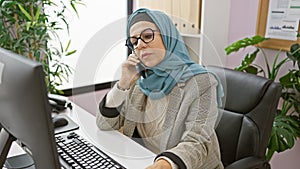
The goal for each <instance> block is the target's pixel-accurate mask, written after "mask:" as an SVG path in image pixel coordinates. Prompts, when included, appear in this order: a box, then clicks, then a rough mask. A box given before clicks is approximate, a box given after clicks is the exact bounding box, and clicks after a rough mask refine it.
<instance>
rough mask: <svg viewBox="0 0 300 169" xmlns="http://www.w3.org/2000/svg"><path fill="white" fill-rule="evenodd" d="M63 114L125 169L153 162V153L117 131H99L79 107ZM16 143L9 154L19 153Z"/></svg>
mask: <svg viewBox="0 0 300 169" xmlns="http://www.w3.org/2000/svg"><path fill="white" fill-rule="evenodd" d="M72 105H73V109H72V110H71V111H70V110H67V111H66V112H64V114H67V115H68V116H69V117H71V118H72V119H73V120H74V121H75V122H76V123H77V124H78V125H79V126H80V127H79V130H75V132H76V133H78V134H79V135H81V136H82V137H84V138H85V139H87V140H89V141H90V142H91V143H92V144H94V145H96V146H97V147H98V148H99V149H101V150H102V151H103V152H105V153H106V154H108V155H110V156H111V157H112V158H113V159H115V160H116V161H118V162H119V163H120V164H122V165H123V166H124V167H126V168H127V169H144V168H146V167H147V166H149V165H151V164H152V163H153V160H154V158H155V154H154V153H152V152H151V151H149V150H148V149H146V148H144V147H143V146H141V145H139V144H138V143H136V142H135V141H133V140H131V139H130V138H128V137H127V136H125V135H123V134H121V133H120V132H118V131H101V130H99V129H98V127H97V125H96V118H95V116H93V115H92V114H90V113H88V112H87V111H85V110H84V109H82V108H81V107H79V106H77V105H75V104H74V103H73V104H72ZM20 149H21V148H19V147H17V145H16V144H15V145H13V147H12V148H11V150H10V153H9V156H13V155H17V154H20V152H21V151H20Z"/></svg>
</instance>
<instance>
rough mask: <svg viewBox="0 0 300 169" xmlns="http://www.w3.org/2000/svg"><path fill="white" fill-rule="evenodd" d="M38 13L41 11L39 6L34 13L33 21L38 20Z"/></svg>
mask: <svg viewBox="0 0 300 169" xmlns="http://www.w3.org/2000/svg"><path fill="white" fill-rule="evenodd" d="M40 13H41V7H40V6H39V7H38V9H37V11H36V13H35V16H34V20H35V21H38V20H39V18H40Z"/></svg>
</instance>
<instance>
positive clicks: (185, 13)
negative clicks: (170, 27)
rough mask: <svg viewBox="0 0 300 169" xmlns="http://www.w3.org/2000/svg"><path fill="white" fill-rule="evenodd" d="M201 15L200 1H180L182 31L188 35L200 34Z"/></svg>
mask: <svg viewBox="0 0 300 169" xmlns="http://www.w3.org/2000/svg"><path fill="white" fill-rule="evenodd" d="M200 15H201V3H200V0H180V16H181V18H182V21H181V28H180V31H181V32H182V33H186V34H199V33H200V31H199V30H200Z"/></svg>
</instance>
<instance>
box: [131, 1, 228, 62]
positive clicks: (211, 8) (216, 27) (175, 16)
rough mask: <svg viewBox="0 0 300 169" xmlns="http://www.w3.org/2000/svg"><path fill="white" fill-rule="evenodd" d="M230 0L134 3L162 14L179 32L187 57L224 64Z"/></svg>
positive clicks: (197, 60)
mask: <svg viewBox="0 0 300 169" xmlns="http://www.w3.org/2000/svg"><path fill="white" fill-rule="evenodd" d="M230 5H231V0H222V1H220V0H137V1H135V9H138V8H141V7H146V8H149V9H156V10H161V11H164V12H166V13H167V14H168V15H169V16H170V17H171V18H172V20H173V22H174V24H175V25H176V26H177V28H178V30H179V31H180V32H181V34H182V37H183V39H184V41H185V42H186V45H187V48H188V50H189V53H190V55H191V58H192V59H193V60H194V61H195V62H197V63H199V64H203V65H224V64H226V63H225V56H226V54H225V50H224V48H225V47H226V46H227V45H228V33H229V21H230V20H229V19H230Z"/></svg>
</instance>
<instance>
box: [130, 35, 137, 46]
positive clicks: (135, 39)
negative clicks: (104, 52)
mask: <svg viewBox="0 0 300 169" xmlns="http://www.w3.org/2000/svg"><path fill="white" fill-rule="evenodd" d="M130 43H131V44H132V45H133V46H136V45H137V43H138V39H137V38H134V37H132V38H130Z"/></svg>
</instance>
